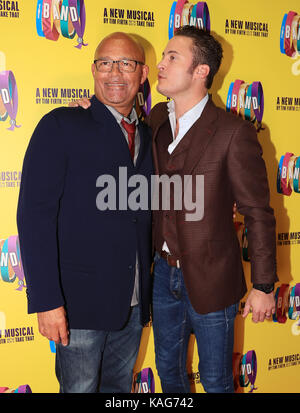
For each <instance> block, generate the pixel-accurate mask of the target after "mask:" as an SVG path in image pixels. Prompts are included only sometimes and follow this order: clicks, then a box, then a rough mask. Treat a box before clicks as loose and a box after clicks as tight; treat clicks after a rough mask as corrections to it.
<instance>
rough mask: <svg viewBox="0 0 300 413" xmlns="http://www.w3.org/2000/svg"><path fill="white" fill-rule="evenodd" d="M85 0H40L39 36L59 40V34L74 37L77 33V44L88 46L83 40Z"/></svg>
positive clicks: (38, 13)
mask: <svg viewBox="0 0 300 413" xmlns="http://www.w3.org/2000/svg"><path fill="white" fill-rule="evenodd" d="M85 21H86V15H85V5H84V0H38V1H37V7H36V30H37V33H38V35H39V36H41V37H45V38H46V39H48V40H58V38H59V35H60V34H61V35H62V36H63V37H66V38H68V39H73V38H74V36H75V34H76V33H77V36H78V38H77V43H78V45H77V46H75V47H76V48H78V49H81V48H82V46H87V43H84V42H83V35H84V31H85Z"/></svg>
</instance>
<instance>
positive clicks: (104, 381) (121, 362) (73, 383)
mask: <svg viewBox="0 0 300 413" xmlns="http://www.w3.org/2000/svg"><path fill="white" fill-rule="evenodd" d="M141 334H142V326H141V324H140V316H139V307H138V306H135V307H132V310H131V314H130V318H129V321H128V322H127V324H126V326H125V327H124V328H123V329H122V330H120V331H112V332H107V331H96V330H75V329H71V330H70V342H69V345H68V346H66V347H64V346H62V345H61V344H58V345H57V346H56V375H57V378H58V381H59V383H60V392H61V393H96V392H101V393H113V392H115V393H130V391H131V385H132V374H133V368H134V365H135V361H136V358H137V355H138V351H139V345H140V339H141Z"/></svg>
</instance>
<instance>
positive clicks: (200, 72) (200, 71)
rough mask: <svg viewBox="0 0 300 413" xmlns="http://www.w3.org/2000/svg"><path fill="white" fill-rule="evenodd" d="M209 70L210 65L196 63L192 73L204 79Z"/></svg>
mask: <svg viewBox="0 0 300 413" xmlns="http://www.w3.org/2000/svg"><path fill="white" fill-rule="evenodd" d="M209 72H210V67H209V66H208V65H206V64H202V65H198V66H197V67H196V68H195V70H194V75H195V76H196V77H198V78H200V79H201V80H204V79H206V78H207V76H208V74H209Z"/></svg>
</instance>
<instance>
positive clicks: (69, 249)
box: [17, 33, 153, 393]
mask: <svg viewBox="0 0 300 413" xmlns="http://www.w3.org/2000/svg"><path fill="white" fill-rule="evenodd" d="M144 59H145V56H144V52H143V49H142V47H141V46H140V45H139V44H138V43H136V42H135V41H134V40H133V39H132V38H131V37H129V36H127V35H125V34H122V33H114V34H112V35H110V36H108V37H106V38H104V39H103V40H102V41H101V43H100V44H99V45H98V47H97V49H96V52H95V60H94V63H93V64H92V74H93V77H94V85H95V96H93V98H92V101H91V107H90V108H89V109H88V110H86V111H85V110H83V109H81V108H77V109H71V108H59V109H56V110H53V111H52V112H50V113H48V114H47V115H46V116H44V117H43V119H42V120H41V121H40V122H39V124H38V126H37V127H36V129H35V131H34V133H33V136H32V138H31V140H30V143H29V146H28V149H27V152H26V155H25V159H24V165H23V173H22V183H21V190H20V196H19V205H18V216H17V219H18V229H19V237H20V246H21V255H22V261H23V265H24V271H25V276H26V281H27V287H28V288H27V293H28V311H29V313H33V312H37V315H38V323H39V330H40V332H41V334H43V335H44V336H45V337H47V338H48V339H49V340H54V341H55V343H56V344H57V346H56V373H57V377H58V380H59V383H60V391H61V392H83V393H86V392H97V391H100V392H130V389H131V383H132V370H133V366H134V364H135V360H136V357H137V353H138V349H139V343H140V337H141V332H142V326H143V325H145V324H146V323H147V322H148V321H149V303H150V263H151V244H150V239H151V236H150V231H151V212H150V208H148V209H147V210H134V209H132V208H129V207H128V206H127V207H126V206H125V207H124V205H123V204H124V200H122V205H121V200H120V199H119V194H120V193H121V191H122V190H123V191H125V190H126V191H128V195H130V193H131V191H132V190H133V188H127V182H123V180H122V179H120V181H119V176H120V173H119V172H120V168H122V169H121V170H122V171H123V172H124V171H126V176H127V178H128V179H130V177H132V176H133V175H136V174H139V175H143V176H144V177H145V178H146V179H147V180H149V181H150V176H151V174H152V173H153V170H152V168H153V167H152V155H151V138H150V135H149V133H148V127H147V126H145V125H144V124H143V123H141V122H139V120H138V117H137V114H136V111H135V109H134V108H133V104H134V100H135V96H136V94H137V92H138V89H139V86H140V84H142V83H143V82H144V81H145V79H146V78H147V74H148V67H147V66H146V65H145V60H144ZM107 176H109V177H110V178H111V179H112V180H113V182H114V184H115V185H116V187H117V188H118V187H119V190H117V191H116V194H107V196H108V197H110V196H115V195H116V199H115V201H116V206H115V207H111V205H110V207H108V208H106V206H107V204H106V202H105V197H104V195H103V193H105V190H107V187H105V188H104V189H103V186H105V182H106V181H105V179H103V177H107ZM122 185H123V187H122ZM149 187H150V186H149ZM101 188H102V189H101ZM149 198H150V197H149ZM118 201H120V202H118ZM99 389H100V390H99Z"/></svg>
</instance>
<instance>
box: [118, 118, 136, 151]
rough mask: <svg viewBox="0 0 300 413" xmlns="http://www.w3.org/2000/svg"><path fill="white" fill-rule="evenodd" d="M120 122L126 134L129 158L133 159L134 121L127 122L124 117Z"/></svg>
mask: <svg viewBox="0 0 300 413" xmlns="http://www.w3.org/2000/svg"><path fill="white" fill-rule="evenodd" d="M121 124H122V126H123V128H124V129H125V130H126V132H127V134H128V146H129V151H130V155H131V158H132V159H134V138H135V122H133V123H128V122H126V120H125V119H122V120H121Z"/></svg>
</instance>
